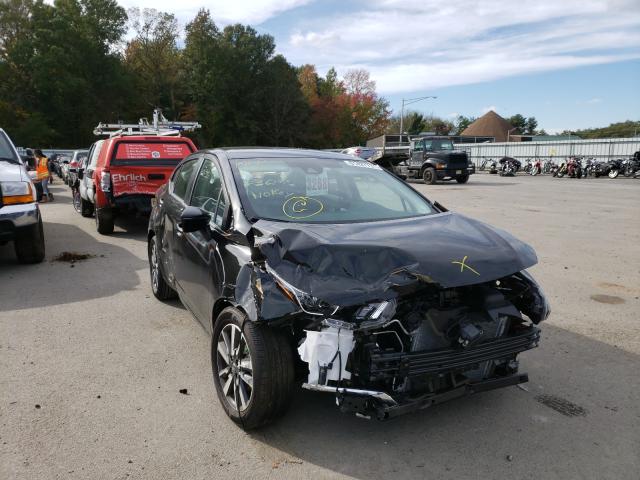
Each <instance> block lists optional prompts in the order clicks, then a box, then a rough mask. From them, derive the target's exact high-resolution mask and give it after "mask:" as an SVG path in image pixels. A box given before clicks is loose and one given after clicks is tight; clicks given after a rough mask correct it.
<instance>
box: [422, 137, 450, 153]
mask: <svg viewBox="0 0 640 480" xmlns="http://www.w3.org/2000/svg"><path fill="white" fill-rule="evenodd" d="M426 144H427V150H432V151H434V152H437V151H441V150H453V142H452V141H451V140H438V139H434V140H427V142H426ZM429 144H431V146H429Z"/></svg>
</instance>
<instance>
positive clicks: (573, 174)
mask: <svg viewBox="0 0 640 480" xmlns="http://www.w3.org/2000/svg"><path fill="white" fill-rule="evenodd" d="M567 176H568V177H570V178H582V162H581V161H580V158H577V157H571V158H570V159H569V161H568V162H567Z"/></svg>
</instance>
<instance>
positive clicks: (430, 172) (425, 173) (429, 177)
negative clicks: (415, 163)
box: [422, 167, 438, 185]
mask: <svg viewBox="0 0 640 480" xmlns="http://www.w3.org/2000/svg"><path fill="white" fill-rule="evenodd" d="M436 180H438V176H437V175H436V169H435V168H433V167H426V168H425V169H424V170H422V181H423V182H424V183H426V184H427V185H433V184H434V183H436Z"/></svg>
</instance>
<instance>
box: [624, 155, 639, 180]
mask: <svg viewBox="0 0 640 480" xmlns="http://www.w3.org/2000/svg"><path fill="white" fill-rule="evenodd" d="M638 171H640V152H636V153H634V154H633V157H631V158H629V159H628V160H625V164H624V171H623V172H622V174H623V175H624V176H625V177H635V176H636V172H638Z"/></svg>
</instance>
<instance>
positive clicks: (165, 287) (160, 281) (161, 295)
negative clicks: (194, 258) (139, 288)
mask: <svg viewBox="0 0 640 480" xmlns="http://www.w3.org/2000/svg"><path fill="white" fill-rule="evenodd" d="M147 252H148V256H149V275H150V277H151V278H150V280H151V291H152V292H153V296H154V297H156V298H157V299H158V300H161V301H163V302H164V301H165V300H170V299H172V298H176V297H177V296H178V294H177V293H176V291H175V290H174V289H173V288H171V287H170V286H169V284H168V283H167V281H166V280H165V279H164V274H163V273H162V268H161V267H160V257H159V256H158V243H157V240H156V236H155V235H153V236H152V237H151V238H150V239H149V244H148V247H147Z"/></svg>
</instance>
